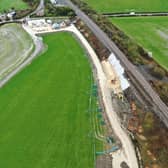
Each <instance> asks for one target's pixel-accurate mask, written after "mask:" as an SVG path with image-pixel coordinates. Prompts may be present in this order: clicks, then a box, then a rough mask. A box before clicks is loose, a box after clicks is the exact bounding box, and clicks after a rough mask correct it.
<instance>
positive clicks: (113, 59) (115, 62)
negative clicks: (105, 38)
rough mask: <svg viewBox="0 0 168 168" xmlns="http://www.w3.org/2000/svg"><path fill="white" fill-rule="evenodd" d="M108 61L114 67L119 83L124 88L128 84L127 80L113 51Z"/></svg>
mask: <svg viewBox="0 0 168 168" xmlns="http://www.w3.org/2000/svg"><path fill="white" fill-rule="evenodd" d="M108 61H109V62H110V64H111V65H112V66H113V67H114V69H115V71H116V73H117V75H118V77H119V79H120V83H121V88H122V90H123V91H124V90H126V89H127V88H128V87H129V86H130V84H129V82H128V80H127V79H126V78H125V76H124V68H123V67H122V66H121V64H120V61H119V60H118V59H117V58H116V56H115V55H114V53H111V54H110V56H109V58H108Z"/></svg>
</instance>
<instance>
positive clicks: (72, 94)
mask: <svg viewBox="0 0 168 168" xmlns="http://www.w3.org/2000/svg"><path fill="white" fill-rule="evenodd" d="M44 42H45V44H47V45H48V50H47V51H46V52H45V53H44V54H42V55H41V56H39V57H38V58H37V59H36V60H34V62H33V63H32V64H31V65H29V66H28V67H26V68H25V69H24V70H23V71H22V72H20V73H19V74H18V75H16V76H15V77H14V78H13V79H12V80H11V81H10V82H9V83H7V84H6V85H5V86H4V87H3V88H1V89H0V102H1V106H0V167H2V168H93V167H94V148H93V147H94V140H95V138H93V135H92V133H93V128H92V124H91V123H92V122H91V117H90V116H91V113H92V109H90V108H91V107H95V105H93V106H92V105H91V106H90V103H89V102H90V101H89V100H90V90H91V83H92V80H91V79H92V72H91V68H90V64H89V61H88V59H87V56H86V54H85V52H84V50H83V49H82V48H81V47H80V46H79V44H78V42H77V41H76V40H75V39H74V38H72V35H70V34H68V33H58V34H55V35H54V34H50V35H45V36H44ZM99 145H100V144H99ZM99 147H100V148H101V146H99ZM100 148H99V149H100Z"/></svg>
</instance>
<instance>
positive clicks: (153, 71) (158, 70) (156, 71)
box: [150, 66, 166, 79]
mask: <svg viewBox="0 0 168 168" xmlns="http://www.w3.org/2000/svg"><path fill="white" fill-rule="evenodd" d="M150 72H151V74H152V75H153V76H155V77H156V78H158V79H163V78H164V77H165V76H166V72H165V71H164V70H163V69H162V68H160V67H159V66H154V67H152V68H151V71H150Z"/></svg>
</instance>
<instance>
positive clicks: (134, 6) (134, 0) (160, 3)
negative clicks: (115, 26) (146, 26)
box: [83, 0, 168, 12]
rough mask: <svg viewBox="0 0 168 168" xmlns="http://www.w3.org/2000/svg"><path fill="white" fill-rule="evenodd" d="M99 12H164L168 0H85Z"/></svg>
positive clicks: (166, 9)
mask: <svg viewBox="0 0 168 168" xmlns="http://www.w3.org/2000/svg"><path fill="white" fill-rule="evenodd" d="M83 1H84V2H87V3H88V4H89V5H90V6H91V7H92V8H93V9H95V10H97V11H98V12H130V11H135V12H154V11H157V12H160V11H161V12H163V11H168V1H167V0H83Z"/></svg>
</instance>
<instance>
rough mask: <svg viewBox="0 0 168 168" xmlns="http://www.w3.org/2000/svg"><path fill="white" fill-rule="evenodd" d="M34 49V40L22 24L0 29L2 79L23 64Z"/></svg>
mask: <svg viewBox="0 0 168 168" xmlns="http://www.w3.org/2000/svg"><path fill="white" fill-rule="evenodd" d="M33 49H34V45H33V40H32V39H31V37H30V36H29V34H28V33H27V32H26V31H24V29H23V28H22V26H21V25H20V24H15V23H12V24H6V25H3V26H1V27H0V79H2V78H3V77H4V76H6V74H8V73H9V72H11V71H12V70H13V69H15V68H16V66H17V65H19V64H20V63H22V62H23V61H24V60H25V59H26V58H27V57H28V56H30V54H31V53H32V51H33Z"/></svg>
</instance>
